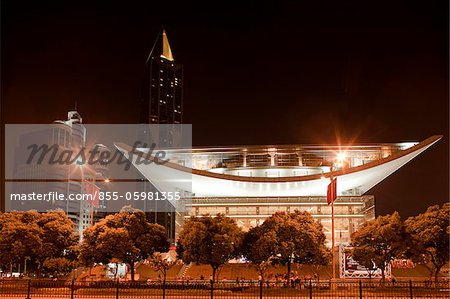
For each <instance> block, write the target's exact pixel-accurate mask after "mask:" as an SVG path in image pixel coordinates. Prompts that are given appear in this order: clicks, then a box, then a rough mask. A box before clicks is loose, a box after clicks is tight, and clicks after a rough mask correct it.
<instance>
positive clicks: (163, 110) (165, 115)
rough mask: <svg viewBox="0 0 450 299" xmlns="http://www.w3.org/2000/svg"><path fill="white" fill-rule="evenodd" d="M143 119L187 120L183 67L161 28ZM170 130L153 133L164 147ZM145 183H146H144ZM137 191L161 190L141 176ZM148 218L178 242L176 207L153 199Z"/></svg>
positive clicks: (147, 76)
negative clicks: (175, 56) (175, 57)
mask: <svg viewBox="0 0 450 299" xmlns="http://www.w3.org/2000/svg"><path fill="white" fill-rule="evenodd" d="M141 99H142V105H141V119H140V122H141V123H143V124H181V123H182V122H183V66H182V65H181V64H178V63H176V62H175V60H174V57H173V54H172V49H171V48H170V44H169V39H168V38H167V34H166V31H165V30H161V31H160V33H159V34H158V37H157V38H156V41H155V43H154V44H153V47H152V49H151V51H150V54H149V55H148V58H147V62H146V71H145V77H144V82H143V88H142V97H141ZM166 134H170V132H169V131H167V132H165V133H164V134H162V133H161V132H159V136H153V138H155V139H156V140H157V143H158V144H159V145H160V146H169V147H170V146H171V139H172V138H171V136H167V135H166ZM144 182H145V183H144ZM137 190H139V191H144V192H149V191H151V192H157V189H156V188H155V187H154V186H153V185H151V183H149V182H147V179H145V178H144V177H143V176H142V177H141V178H140V183H138V186H137ZM144 211H146V215H147V218H148V220H150V221H152V222H154V223H158V224H160V225H162V226H164V227H165V228H166V231H167V237H168V239H169V240H171V241H172V242H173V241H175V224H176V222H175V218H176V211H175V209H174V207H173V206H172V205H171V204H170V203H167V202H161V203H158V202H156V201H155V202H153V203H152V204H151V205H150V206H147V207H144Z"/></svg>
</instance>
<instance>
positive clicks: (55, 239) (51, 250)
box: [36, 210, 79, 273]
mask: <svg viewBox="0 0 450 299" xmlns="http://www.w3.org/2000/svg"><path fill="white" fill-rule="evenodd" d="M37 225H38V226H39V227H40V228H42V234H41V239H42V251H41V253H40V254H39V256H37V257H36V260H37V262H38V263H39V265H40V266H44V263H45V262H46V260H53V261H50V262H48V263H47V264H48V265H54V264H55V259H56V261H59V262H58V263H60V264H61V263H63V264H64V265H66V266H72V269H73V268H75V267H76V263H73V261H75V260H76V252H77V245H78V241H79V235H78V234H77V233H75V231H74V228H75V225H74V223H73V222H72V221H71V220H70V219H69V217H67V215H66V213H64V212H63V211H62V210H56V211H48V212H46V213H41V214H40V217H39V218H38V219H37ZM64 260H66V261H67V263H65V261H64ZM40 268H41V267H40ZM61 273H64V271H62V272H61Z"/></svg>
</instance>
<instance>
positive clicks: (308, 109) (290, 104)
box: [1, 0, 449, 216]
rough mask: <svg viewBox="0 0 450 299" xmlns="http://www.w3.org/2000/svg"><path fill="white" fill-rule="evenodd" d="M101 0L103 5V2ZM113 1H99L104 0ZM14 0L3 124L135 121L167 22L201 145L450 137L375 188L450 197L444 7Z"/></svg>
mask: <svg viewBox="0 0 450 299" xmlns="http://www.w3.org/2000/svg"><path fill="white" fill-rule="evenodd" d="M91 2H96V3H91ZM100 2H101V3H100ZM191 2H192V1H184V2H181V3H183V4H178V3H177V2H176V1H154V2H152V1H145V2H142V3H140V2H136V1H121V2H115V3H111V2H109V1H108V2H106V1H89V2H83V1H58V2H49V1H27V2H25V1H20V0H19V1H2V2H1V25H2V28H1V30H2V31H1V33H2V35H1V38H2V39H1V45H2V53H1V54H2V65H1V66H2V73H1V75H2V98H1V99H2V108H3V110H2V113H3V123H49V122H51V121H53V120H54V119H63V118H65V116H66V111H67V110H68V109H70V108H72V107H73V106H74V103H75V102H77V103H78V108H79V111H80V113H81V114H82V116H83V118H84V122H86V123H136V122H138V119H139V108H140V107H139V96H140V88H141V87H140V84H141V80H142V78H143V74H144V66H145V60H146V57H147V55H148V52H149V50H150V49H151V46H152V44H153V42H154V39H155V37H156V35H157V33H158V31H159V30H160V28H161V26H162V25H164V26H165V28H166V30H167V32H168V36H169V40H170V43H171V46H172V50H173V53H174V57H175V60H176V61H178V62H180V63H182V64H183V65H184V72H185V73H184V74H185V82H184V83H185V85H184V105H185V111H184V116H185V122H186V123H192V124H193V130H194V131H193V143H194V145H216V144H223V145H231V144H292V143H324V142H325V143H336V142H337V140H341V141H342V142H343V143H345V142H347V141H354V142H356V143H367V142H400V141H421V140H423V139H425V138H427V137H429V136H431V135H434V134H443V135H444V139H443V140H441V141H440V142H439V144H437V145H435V146H433V147H432V148H430V149H429V150H428V151H426V152H425V153H423V154H422V155H421V156H419V157H418V158H416V159H415V160H413V161H412V162H410V163H409V164H407V165H406V166H404V167H403V168H401V169H400V170H399V171H398V172H396V173H395V174H393V175H392V176H390V177H389V178H388V179H386V180H384V181H383V182H382V183H380V184H379V185H377V186H376V187H375V188H373V189H372V190H371V191H369V192H368V193H369V194H374V195H375V196H376V200H377V213H379V214H384V213H391V212H392V211H394V210H398V211H399V212H400V213H401V214H402V215H404V216H408V215H413V214H416V213H418V212H420V211H422V210H424V209H425V208H426V207H427V206H429V205H431V204H435V203H443V202H446V201H448V200H449V158H448V157H449V149H448V148H449V143H448V137H449V129H448V128H449V126H448V125H449V101H448V65H449V64H448V2H446V1H421V3H412V2H411V1H330V2H322V1H273V3H270V4H269V3H261V1H246V2H245V4H243V3H242V2H244V1H240V2H232V1H230V2H221V3H215V2H213V1H211V2H210V3H211V4H210V6H205V5H200V4H199V5H194V4H192V3H191Z"/></svg>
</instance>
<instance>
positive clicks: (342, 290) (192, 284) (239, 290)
mask: <svg viewBox="0 0 450 299" xmlns="http://www.w3.org/2000/svg"><path fill="white" fill-rule="evenodd" d="M449 294H450V283H449V281H442V282H439V283H430V282H412V281H402V282H395V283H393V282H386V283H385V284H383V285H382V284H381V283H380V282H379V281H376V282H375V281H372V282H370V281H361V280H360V281H353V282H331V281H315V280H297V281H293V282H292V283H291V284H290V285H286V283H284V282H281V281H279V282H277V281H267V282H261V281H220V282H215V283H211V282H210V281H206V280H203V281H181V280H176V281H166V283H163V282H161V281H153V282H120V281H119V280H116V281H112V280H109V281H93V282H75V281H70V280H69V281H44V280H31V279H4V280H0V297H1V298H25V299H32V298H68V299H69V298H70V299H75V298H115V299H119V298H124V299H129V298H193V299H195V298H213V297H217V298H224V299H225V298H252V299H257V298H310V299H312V298H336V297H340V298H449Z"/></svg>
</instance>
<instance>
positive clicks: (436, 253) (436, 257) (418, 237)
mask: <svg viewBox="0 0 450 299" xmlns="http://www.w3.org/2000/svg"><path fill="white" fill-rule="evenodd" d="M449 221H450V204H449V203H446V204H444V205H443V206H442V207H439V206H438V205H435V206H431V207H429V208H428V209H427V210H426V212H425V213H423V214H419V215H417V216H415V217H410V218H408V219H407V220H406V221H405V225H406V230H407V232H408V233H409V234H410V236H411V239H412V242H413V246H412V247H411V250H410V251H409V252H408V255H409V257H410V258H411V259H412V260H413V261H414V262H417V263H420V264H424V265H426V266H427V268H428V270H429V271H430V276H431V275H434V277H435V280H436V281H437V279H438V277H439V272H440V270H441V268H442V267H443V266H444V265H445V264H446V263H447V262H448V261H449V255H450V252H449V247H450V244H449V234H450V226H449Z"/></svg>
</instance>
